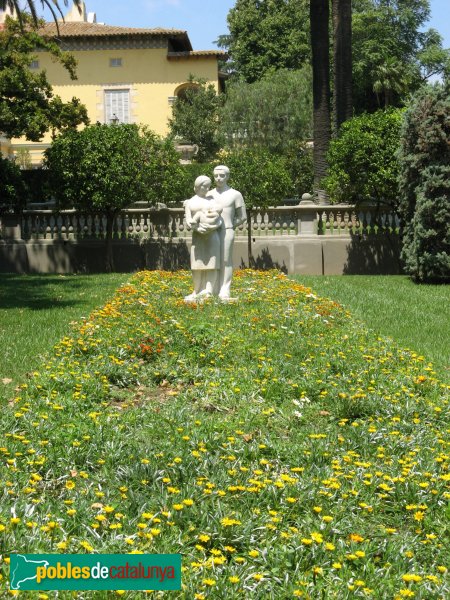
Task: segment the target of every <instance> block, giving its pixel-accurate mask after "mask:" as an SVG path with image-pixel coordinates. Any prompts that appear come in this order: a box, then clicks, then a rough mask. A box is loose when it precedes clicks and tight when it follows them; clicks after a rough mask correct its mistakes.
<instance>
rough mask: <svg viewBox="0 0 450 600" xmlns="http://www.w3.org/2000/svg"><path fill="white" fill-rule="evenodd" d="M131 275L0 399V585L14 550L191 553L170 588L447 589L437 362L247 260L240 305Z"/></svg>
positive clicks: (428, 592)
mask: <svg viewBox="0 0 450 600" xmlns="http://www.w3.org/2000/svg"><path fill="white" fill-rule="evenodd" d="M76 281H77V280H76ZM94 281H95V279H94ZM128 281H129V283H128V284H127V285H124V286H121V287H120V288H119V289H118V290H117V292H116V294H115V295H114V297H113V296H111V297H110V298H109V299H108V302H107V303H106V304H104V305H103V306H102V307H101V308H99V309H97V310H95V311H92V312H91V314H90V316H89V318H88V319H87V320H83V321H79V323H78V324H75V325H73V326H72V328H71V329H70V332H69V333H68V334H67V335H65V336H64V337H63V338H62V339H61V340H60V342H59V343H58V344H57V345H56V346H55V347H54V349H53V350H52V351H51V352H50V354H49V356H48V357H47V358H46V360H45V362H43V363H42V364H40V365H39V367H38V368H36V369H34V373H33V374H32V376H31V377H29V378H28V379H27V380H26V382H25V383H23V384H21V385H20V386H19V387H18V389H17V391H16V393H15V394H14V396H13V401H12V402H9V403H7V404H6V405H5V406H4V407H3V409H2V411H0V457H1V460H0V481H2V482H3V485H2V486H0V547H1V548H3V552H0V590H3V591H4V593H3V595H2V594H1V593H0V597H2V598H3V597H6V594H7V589H8V581H9V575H10V569H9V564H8V558H9V557H8V554H9V553H10V552H14V551H16V552H24V553H45V554H47V553H60V552H63V553H66V554H80V553H89V554H91V553H93V552H95V553H100V554H103V553H105V554H126V553H130V552H137V553H144V554H153V553H162V554H163V553H164V554H166V553H168V554H170V553H174V554H177V553H179V554H181V555H182V561H183V562H182V564H183V573H182V585H183V589H182V591H181V592H164V598H167V599H169V598H170V599H173V600H175V599H176V600H213V599H227V600H242V599H246V598H251V599H252V600H285V599H286V600H287V599H288V598H311V599H312V600H315V599H319V598H321V599H326V600H353V599H358V598H373V599H374V600H375V599H382V598H383V599H384V598H386V599H388V598H389V599H390V600H402V599H403V598H409V597H414V599H415V600H441V599H442V598H450V572H449V568H448V567H449V565H450V549H449V544H448V539H449V535H450V520H449V517H450V453H449V447H450V402H449V400H450V399H449V395H448V392H449V389H450V386H446V385H445V384H443V383H442V381H441V380H440V378H439V377H438V376H436V375H435V373H434V372H433V369H432V368H431V367H430V366H428V364H427V361H425V360H422V358H421V357H420V356H418V355H417V354H415V353H413V352H409V351H407V350H405V349H404V348H402V346H401V345H399V344H397V343H396V342H394V341H392V340H391V339H388V338H387V337H384V336H381V335H378V334H377V333H375V332H374V331H372V330H371V329H369V328H367V327H366V326H365V324H364V323H362V322H361V321H356V320H355V319H354V318H353V317H352V315H351V313H350V312H348V311H346V310H344V309H343V308H342V306H341V305H339V304H337V303H336V302H333V301H332V300H325V299H323V298H321V297H319V296H317V295H316V294H314V293H311V292H310V288H308V287H306V286H304V285H302V284H300V283H299V282H297V281H294V280H292V279H290V278H288V277H285V276H283V275H282V274H280V273H277V272H275V271H269V272H255V271H250V270H245V271H238V272H236V274H235V276H234V280H233V293H234V294H235V295H236V296H237V297H238V298H239V302H237V303H229V304H223V303H221V302H220V301H218V300H217V299H210V300H207V301H205V302H204V303H203V304H201V305H198V306H197V305H190V304H185V303H184V302H183V296H185V295H186V294H187V293H188V292H189V291H190V290H191V289H192V288H191V286H192V283H191V277H190V274H189V273H187V272H174V273H170V272H157V271H146V272H142V273H137V274H136V275H134V276H133V277H130V279H129V280H128ZM361 281H364V278H363V279H362V280H361ZM390 281H393V282H395V281H396V280H392V279H391V280H390ZM97 285H98V280H97ZM395 287H396V288H398V287H399V286H395ZM91 289H93V288H91ZM393 295H394V294H392V296H393ZM84 308H86V306H85V307H84ZM65 310H67V309H65ZM81 312H83V311H81ZM400 318H405V315H404V313H403V312H402V311H400ZM423 320H424V322H425V323H426V319H423ZM11 337H12V336H11ZM45 583H46V582H45V581H44V585H45ZM49 583H50V582H49ZM123 583H126V582H125V581H124V582H123ZM155 583H156V582H154V581H150V580H148V579H146V580H145V581H144V582H143V583H142V586H143V588H142V589H147V588H150V589H154V584H155ZM86 584H87V585H89V582H86ZM120 585H122V580H121V582H120ZM2 586H3V587H2ZM21 594H22V593H21ZM24 594H25V596H24V597H26V598H36V597H37V595H29V594H27V593H26V592H24ZM44 596H45V595H42V596H41V597H42V598H44ZM48 596H49V597H50V596H51V597H53V594H52V593H51V592H50V593H49V594H48ZM144 596H145V595H144V594H143V593H142V592H140V591H136V592H133V591H130V592H124V593H123V595H121V596H120V597H122V598H124V599H126V600H139V599H141V598H143V597H144ZM21 597H22V596H21ZM79 597H80V598H91V597H92V592H86V593H84V592H81V593H80V594H79ZM114 597H116V594H115V593H111V592H98V593H95V599H96V600H111V598H114ZM148 597H149V598H160V597H161V595H159V594H151V595H149V596H148ZM58 599H59V600H72V599H73V593H72V592H71V591H61V592H58Z"/></svg>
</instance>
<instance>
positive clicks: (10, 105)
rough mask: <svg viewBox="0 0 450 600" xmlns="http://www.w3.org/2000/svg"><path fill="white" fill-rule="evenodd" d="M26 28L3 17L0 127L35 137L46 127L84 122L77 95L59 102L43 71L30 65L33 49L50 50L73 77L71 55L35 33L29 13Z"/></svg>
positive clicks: (13, 133) (59, 127) (8, 133)
mask: <svg viewBox="0 0 450 600" xmlns="http://www.w3.org/2000/svg"><path fill="white" fill-rule="evenodd" d="M24 18H25V19H26V20H27V23H28V25H27V30H26V31H23V30H22V29H21V26H20V24H19V23H18V21H16V20H14V19H10V18H7V19H6V24H5V28H4V29H3V30H1V31H0V131H2V132H3V134H4V135H6V136H8V137H20V136H25V137H26V139H28V140H30V141H34V142H37V141H39V140H40V139H41V138H42V136H43V135H44V133H45V132H46V131H49V130H52V131H57V130H59V131H64V130H66V129H71V128H74V127H76V126H77V125H79V124H80V123H86V124H87V123H88V122H89V119H88V116H87V110H86V108H85V106H84V105H82V104H81V102H80V101H79V100H78V99H77V98H72V100H71V101H70V102H63V101H62V100H61V98H60V97H59V96H54V95H53V91H52V87H51V85H50V83H49V82H48V80H47V76H46V73H45V71H42V70H40V71H33V70H31V69H30V65H31V63H32V61H33V60H34V59H35V58H36V55H35V52H36V50H37V49H39V50H44V51H47V52H50V54H51V55H52V57H53V59H54V60H56V61H58V62H59V63H61V64H62V65H63V67H64V68H65V69H67V71H68V72H69V74H70V77H71V78H72V79H76V74H75V67H76V61H75V59H74V57H73V56H72V55H70V54H68V53H67V52H63V51H62V50H61V49H60V48H59V47H58V45H57V44H56V43H55V41H53V40H51V39H47V38H44V37H42V36H40V35H39V34H38V33H37V30H36V27H35V26H33V24H32V23H31V20H30V18H29V17H24Z"/></svg>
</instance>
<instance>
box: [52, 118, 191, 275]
mask: <svg viewBox="0 0 450 600" xmlns="http://www.w3.org/2000/svg"><path fill="white" fill-rule="evenodd" d="M45 154H46V158H45V165H46V167H47V168H48V169H49V171H50V185H51V187H52V192H53V194H54V195H55V197H56V198H57V199H58V200H59V201H60V202H61V203H62V205H63V206H69V207H76V208H79V209H81V210H99V211H102V212H104V213H106V215H107V230H106V267H107V270H109V271H112V270H114V261H113V254H112V234H113V225H114V220H115V217H116V215H117V213H118V211H119V210H120V209H122V208H125V207H127V206H129V205H130V204H133V203H134V202H137V201H141V200H144V201H148V202H150V203H152V204H154V203H156V202H157V201H160V202H164V201H168V200H172V199H173V197H174V196H176V195H177V188H178V186H179V185H180V181H182V172H181V166H180V164H179V155H178V153H177V151H176V150H175V148H174V146H173V144H172V142H171V141H170V140H169V139H166V140H162V139H160V138H159V137H158V136H157V135H156V134H154V133H153V132H151V131H149V130H148V129H146V128H140V127H138V126H137V125H134V124H131V125H126V124H122V125H100V124H97V125H92V126H90V127H86V128H85V129H83V130H82V131H67V132H66V133H64V134H62V135H59V136H58V137H57V138H56V139H55V140H54V141H53V143H52V145H51V146H50V148H48V149H47V150H46V153H45Z"/></svg>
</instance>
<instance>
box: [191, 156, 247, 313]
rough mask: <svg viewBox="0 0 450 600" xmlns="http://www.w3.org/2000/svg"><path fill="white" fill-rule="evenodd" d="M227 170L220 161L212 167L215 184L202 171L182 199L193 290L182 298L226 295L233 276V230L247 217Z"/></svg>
mask: <svg viewBox="0 0 450 600" xmlns="http://www.w3.org/2000/svg"><path fill="white" fill-rule="evenodd" d="M229 177H230V170H229V168H228V167H226V166H224V165H219V166H217V167H216V168H215V169H214V181H215V183H216V187H215V189H214V190H210V186H211V179H210V178H209V177H206V176H205V175H201V176H200V177H197V179H196V180H195V183H194V190H195V196H193V197H192V198H190V199H189V200H186V201H185V203H184V209H185V215H186V223H187V225H188V226H189V227H191V229H192V246H191V270H192V278H193V280H194V291H193V292H192V294H189V296H186V297H185V301H186V302H198V301H201V300H202V299H203V298H205V297H209V296H212V295H214V296H219V298H220V299H221V300H222V301H224V302H229V301H232V300H235V298H231V296H230V288H231V279H232V276H233V242H234V230H235V228H236V227H238V226H239V225H240V224H241V223H243V222H244V221H245V220H246V219H247V214H246V212H245V204H244V199H243V198H242V194H241V193H240V192H238V191H237V190H235V189H233V188H231V187H230V186H229V185H228V179H229Z"/></svg>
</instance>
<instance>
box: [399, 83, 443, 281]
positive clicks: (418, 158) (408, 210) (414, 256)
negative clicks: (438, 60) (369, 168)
mask: <svg viewBox="0 0 450 600" xmlns="http://www.w3.org/2000/svg"><path fill="white" fill-rule="evenodd" d="M449 139H450V86H449V85H448V84H447V85H446V86H442V85H439V84H436V85H435V86H428V87H425V88H423V89H422V90H421V91H420V92H419V93H418V94H417V96H416V98H415V99H414V101H413V102H412V104H411V106H410V107H409V109H408V110H407V112H406V115H405V122H404V125H403V129H402V137H401V151H400V214H401V216H402V218H403V222H404V237H403V248H402V258H403V260H404V262H405V268H406V271H407V272H408V273H409V274H410V275H412V276H413V277H414V279H417V280H419V281H445V280H447V281H448V280H449V279H450V230H449V225H448V224H449V222H450V203H449V197H450V149H449V143H448V140H449Z"/></svg>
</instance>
